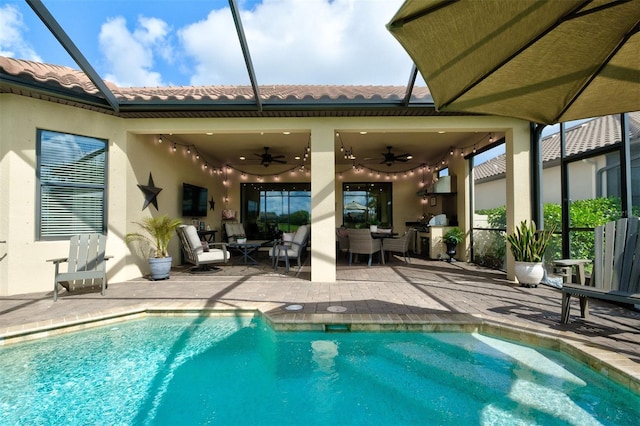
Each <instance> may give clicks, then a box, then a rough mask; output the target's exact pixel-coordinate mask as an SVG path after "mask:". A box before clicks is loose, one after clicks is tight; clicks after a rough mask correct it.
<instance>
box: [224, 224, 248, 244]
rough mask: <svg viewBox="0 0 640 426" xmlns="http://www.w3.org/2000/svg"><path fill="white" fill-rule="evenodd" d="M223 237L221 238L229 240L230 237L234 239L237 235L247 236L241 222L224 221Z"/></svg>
mask: <svg viewBox="0 0 640 426" xmlns="http://www.w3.org/2000/svg"><path fill="white" fill-rule="evenodd" d="M224 234H225V235H224V237H223V240H226V241H229V239H230V238H232V239H233V240H234V241H235V239H236V238H238V237H239V236H242V237H244V238H246V237H247V233H246V232H245V229H244V225H243V224H242V222H225V224H224Z"/></svg>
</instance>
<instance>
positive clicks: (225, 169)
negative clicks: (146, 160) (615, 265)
mask: <svg viewBox="0 0 640 426" xmlns="http://www.w3.org/2000/svg"><path fill="white" fill-rule="evenodd" d="M336 136H337V137H338V138H339V140H340V151H341V152H343V153H344V158H345V159H350V160H352V165H351V170H353V172H354V173H363V172H365V171H368V174H369V176H371V177H374V176H375V177H377V178H380V177H381V175H383V176H385V179H390V178H391V177H393V179H398V175H400V176H401V177H403V178H407V177H408V175H410V176H413V175H414V173H415V171H416V170H420V171H422V180H421V182H420V184H421V185H424V183H425V181H426V179H425V176H424V175H425V172H427V173H430V172H431V170H432V169H433V170H434V172H437V171H438V170H440V168H441V167H442V168H445V167H447V164H448V160H447V158H448V157H449V156H453V155H455V153H456V151H457V152H459V154H460V156H462V157H464V155H465V152H473V154H476V153H477V151H478V144H479V145H480V147H482V146H483V144H482V140H485V141H486V140H488V141H489V143H491V142H493V140H494V138H493V133H485V134H484V135H483V136H482V138H481V139H480V140H478V141H476V142H474V143H473V144H471V145H469V146H466V147H462V148H455V147H453V146H451V147H449V151H448V153H446V152H445V153H444V155H443V156H442V157H441V158H440V159H439V160H438V161H437V162H434V163H433V164H427V163H422V164H419V165H417V166H413V167H409V168H407V169H405V170H396V171H395V172H392V174H391V173H389V171H388V170H378V169H376V168H372V167H369V166H367V165H363V164H358V163H356V161H355V160H356V155H355V153H354V152H353V148H352V147H350V149H346V148H345V146H344V144H343V142H342V138H341V136H340V133H338V132H336ZM164 139H168V140H169V142H170V143H172V151H173V152H175V151H176V150H177V147H178V145H180V146H182V147H184V149H185V150H186V152H187V153H188V154H191V153H192V152H193V153H194V157H195V158H196V159H197V160H201V158H203V156H202V154H201V153H200V152H199V151H198V148H197V147H196V146H195V145H192V144H187V143H183V142H181V141H179V140H176V138H175V136H171V139H170V138H169V137H168V136H167V135H158V137H157V142H158V143H159V144H161V143H163V142H164ZM310 152H311V135H309V141H308V142H307V146H306V147H305V149H304V154H303V155H302V156H296V157H295V158H296V160H298V161H299V164H298V165H295V166H293V167H291V168H289V169H287V170H283V171H278V172H274V173H272V174H265V173H261V174H260V175H257V174H253V173H249V172H247V171H244V170H241V169H239V168H238V167H236V166H234V165H232V164H226V165H224V166H221V167H220V168H219V169H218V168H215V167H212V168H209V162H208V161H207V160H206V159H205V161H203V162H202V164H201V166H202V169H203V170H205V171H208V172H209V174H210V175H213V174H217V175H224V185H225V188H227V187H228V185H229V182H228V176H227V175H228V174H229V173H232V172H233V171H234V170H235V171H238V172H239V173H240V174H241V178H242V179H243V180H246V179H247V178H248V177H249V176H253V177H255V178H256V180H258V181H259V182H262V181H263V180H264V177H272V179H273V180H274V181H279V180H280V176H281V175H282V174H284V173H290V174H291V175H292V176H293V175H295V174H296V172H299V173H306V175H307V176H309V170H308V169H305V166H304V162H306V161H307V159H308V158H310ZM347 170H348V169H347ZM344 171H345V170H340V171H337V172H336V173H337V177H338V179H343V178H344V176H343V173H344ZM224 200H225V203H227V202H228V201H229V197H228V194H225V197H224Z"/></svg>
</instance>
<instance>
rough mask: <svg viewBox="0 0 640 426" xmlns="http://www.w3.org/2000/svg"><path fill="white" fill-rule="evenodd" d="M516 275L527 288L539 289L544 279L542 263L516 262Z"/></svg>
mask: <svg viewBox="0 0 640 426" xmlns="http://www.w3.org/2000/svg"><path fill="white" fill-rule="evenodd" d="M515 274H516V278H517V279H518V282H519V283H520V284H522V285H524V286H526V287H529V286H534V287H537V285H538V284H540V281H541V280H542V278H543V277H544V266H543V264H542V262H518V261H516V262H515Z"/></svg>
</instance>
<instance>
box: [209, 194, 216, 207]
mask: <svg viewBox="0 0 640 426" xmlns="http://www.w3.org/2000/svg"><path fill="white" fill-rule="evenodd" d="M215 206H216V202H215V201H213V197H211V199H210V200H209V210H213V209H214V207H215Z"/></svg>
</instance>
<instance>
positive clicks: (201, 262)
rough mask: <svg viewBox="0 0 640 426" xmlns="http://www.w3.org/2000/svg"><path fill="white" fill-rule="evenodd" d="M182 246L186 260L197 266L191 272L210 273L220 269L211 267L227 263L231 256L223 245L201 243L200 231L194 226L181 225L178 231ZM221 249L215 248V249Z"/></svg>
mask: <svg viewBox="0 0 640 426" xmlns="http://www.w3.org/2000/svg"><path fill="white" fill-rule="evenodd" d="M176 232H177V233H178V236H179V237H180V242H181V245H182V252H183V253H184V259H185V261H187V262H188V263H191V264H193V265H195V266H194V267H193V268H192V269H191V272H209V271H216V270H219V269H220V268H218V267H215V266H211V265H212V264H216V263H227V262H228V261H229V259H230V258H231V254H230V253H229V251H227V245H226V244H225V243H224V242H222V243H209V242H206V241H200V237H199V236H198V231H197V230H196V227H195V226H193V225H180V226H178V228H177V229H176ZM218 246H219V247H220V248H214V247H218Z"/></svg>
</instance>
